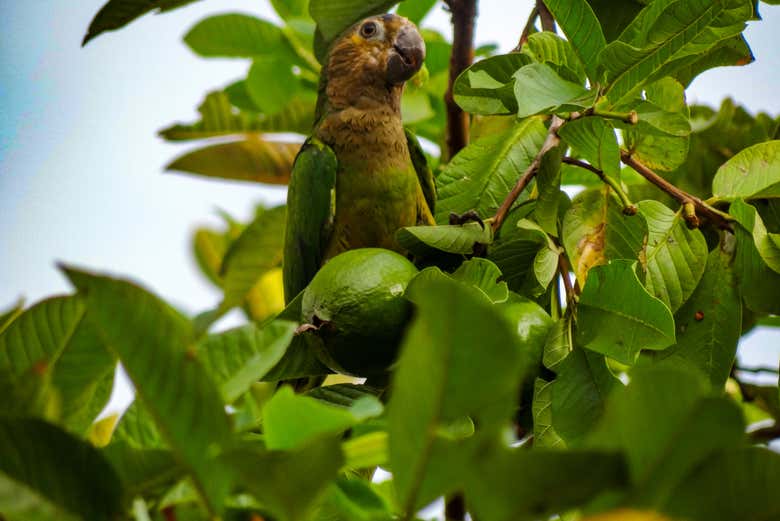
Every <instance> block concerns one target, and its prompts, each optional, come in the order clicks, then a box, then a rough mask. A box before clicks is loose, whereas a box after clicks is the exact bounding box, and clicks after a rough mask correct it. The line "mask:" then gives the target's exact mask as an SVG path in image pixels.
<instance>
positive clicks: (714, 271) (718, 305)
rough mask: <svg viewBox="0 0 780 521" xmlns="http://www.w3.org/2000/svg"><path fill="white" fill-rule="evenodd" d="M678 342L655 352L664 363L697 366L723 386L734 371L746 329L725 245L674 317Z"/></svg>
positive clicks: (714, 253) (715, 384)
mask: <svg viewBox="0 0 780 521" xmlns="http://www.w3.org/2000/svg"><path fill="white" fill-rule="evenodd" d="M674 320H675V323H676V326H677V344H676V345H674V346H672V347H670V348H669V349H667V350H665V351H662V352H659V353H654V359H655V360H656V361H657V362H660V363H662V364H668V365H674V366H693V367H695V368H696V369H698V370H700V371H701V372H702V373H704V374H705V375H707V376H708V377H709V379H710V382H711V383H712V387H713V389H721V388H723V386H724V385H725V384H726V380H727V379H728V377H729V374H730V372H731V366H732V365H733V363H734V356H735V355H736V352H737V344H738V342H739V337H740V333H741V331H742V304H741V302H740V298H739V294H738V293H737V283H736V280H735V273H734V264H733V252H731V253H728V252H725V251H723V249H722V248H717V249H716V250H714V251H712V252H711V253H710V254H709V256H708V257H707V269H706V270H705V272H704V276H703V277H702V279H701V282H700V283H699V285H698V286H697V287H696V291H694V292H693V295H691V298H690V299H689V300H688V301H687V302H686V304H685V305H684V306H683V307H681V308H680V310H679V311H677V313H676V314H675V316H674Z"/></svg>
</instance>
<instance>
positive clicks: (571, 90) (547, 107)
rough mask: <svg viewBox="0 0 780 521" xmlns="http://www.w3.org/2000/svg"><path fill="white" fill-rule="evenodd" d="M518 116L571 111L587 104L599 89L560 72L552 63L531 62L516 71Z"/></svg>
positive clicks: (592, 100) (582, 107)
mask: <svg viewBox="0 0 780 521" xmlns="http://www.w3.org/2000/svg"><path fill="white" fill-rule="evenodd" d="M514 78H515V98H516V100H517V117H518V118H526V117H528V116H534V115H536V114H552V113H555V112H572V111H575V110H580V109H584V108H587V107H589V106H591V105H592V104H593V102H594V101H595V99H596V93H595V92H593V91H589V90H588V89H586V88H585V87H583V86H582V85H580V84H577V83H573V82H571V81H569V80H566V79H564V78H562V77H561V76H559V75H558V73H557V72H556V71H555V70H554V69H552V68H551V67H550V66H549V65H546V64H543V63H532V64H530V65H526V66H524V67H522V68H520V69H519V70H518V71H517V72H516V73H515V74H514Z"/></svg>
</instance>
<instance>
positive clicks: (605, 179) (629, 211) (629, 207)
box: [563, 157, 637, 215]
mask: <svg viewBox="0 0 780 521" xmlns="http://www.w3.org/2000/svg"><path fill="white" fill-rule="evenodd" d="M563 162H564V163H566V164H567V165H573V166H576V167H579V168H583V169H585V170H587V171H589V172H593V173H594V174H596V175H597V176H598V178H599V179H601V182H602V183H604V184H605V185H607V186H609V187H610V188H611V189H612V191H613V192H615V195H617V196H618V198H619V199H620V203H621V204H622V205H623V213H624V214H626V215H636V212H637V208H636V205H634V203H632V202H631V199H629V198H628V194H626V193H625V192H624V191H623V188H621V186H620V184H619V183H618V182H617V181H616V180H614V179H612V178H611V177H609V176H608V175H607V174H605V173H604V171H603V170H601V169H599V168H596V167H595V166H593V165H591V164H588V163H586V162H584V161H580V160H579V159H574V158H573V157H564V158H563Z"/></svg>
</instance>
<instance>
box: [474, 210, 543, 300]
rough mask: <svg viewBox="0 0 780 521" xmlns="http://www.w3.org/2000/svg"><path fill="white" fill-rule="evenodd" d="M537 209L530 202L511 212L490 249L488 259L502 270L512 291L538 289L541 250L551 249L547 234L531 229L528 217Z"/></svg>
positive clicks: (526, 292)
mask: <svg viewBox="0 0 780 521" xmlns="http://www.w3.org/2000/svg"><path fill="white" fill-rule="evenodd" d="M535 207H536V203H535V201H529V202H527V203H526V204H523V205H520V206H518V207H516V208H515V209H514V210H512V211H511V212H509V215H508V216H507V218H506V221H504V225H503V226H502V228H501V230H500V233H499V234H498V235H497V238H496V240H495V241H494V242H493V244H491V245H490V249H489V250H488V258H489V259H490V260H492V261H493V262H495V263H496V265H497V266H498V267H499V268H500V269H501V272H502V273H503V274H504V277H503V278H504V280H505V281H506V282H507V284H508V285H509V289H511V290H512V291H516V292H518V293H522V294H528V293H529V291H531V290H535V289H537V286H538V284H536V280H537V276H536V269H535V268H536V259H537V257H539V256H540V252H541V251H542V250H549V238H548V237H547V234H546V233H544V231H542V230H541V229H540V228H539V227H538V226H536V227H535V229H532V228H531V227H529V226H528V224H529V220H528V219H526V217H528V216H529V215H530V214H531V213H532V212H533V210H534V209H535Z"/></svg>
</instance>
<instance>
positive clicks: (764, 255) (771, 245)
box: [729, 199, 780, 273]
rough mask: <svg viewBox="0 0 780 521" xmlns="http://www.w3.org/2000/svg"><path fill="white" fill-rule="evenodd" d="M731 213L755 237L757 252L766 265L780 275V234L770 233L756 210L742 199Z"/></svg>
mask: <svg viewBox="0 0 780 521" xmlns="http://www.w3.org/2000/svg"><path fill="white" fill-rule="evenodd" d="M729 213H731V215H733V216H734V218H735V219H736V220H737V222H739V224H741V225H742V226H743V227H744V228H745V229H746V230H748V231H749V232H750V233H751V234H752V235H753V243H754V244H755V246H756V250H757V251H758V254H759V255H761V259H763V261H764V262H765V263H766V265H767V266H769V267H770V268H771V269H772V270H774V271H775V272H777V273H780V234H777V233H768V232H767V230H766V226H765V225H764V221H763V220H762V219H761V216H760V215H759V214H758V211H757V210H756V208H755V207H754V206H751V205H749V204H747V203H745V202H744V201H743V200H741V199H737V200H736V201H734V202H733V203H732V204H731V208H729Z"/></svg>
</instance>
